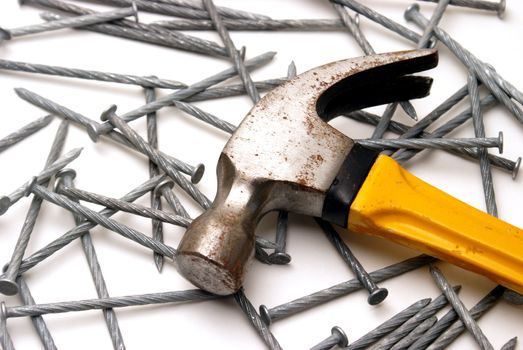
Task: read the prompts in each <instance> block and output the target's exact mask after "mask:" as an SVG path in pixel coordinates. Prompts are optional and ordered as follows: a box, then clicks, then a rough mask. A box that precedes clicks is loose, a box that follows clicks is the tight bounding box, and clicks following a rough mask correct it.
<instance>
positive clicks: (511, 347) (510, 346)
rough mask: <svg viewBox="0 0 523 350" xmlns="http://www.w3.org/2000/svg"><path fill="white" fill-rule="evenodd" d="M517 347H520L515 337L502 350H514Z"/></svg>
mask: <svg viewBox="0 0 523 350" xmlns="http://www.w3.org/2000/svg"><path fill="white" fill-rule="evenodd" d="M516 345H518V337H514V338H512V339H510V340H509V341H508V342H506V343H505V344H504V345H503V346H502V347H501V350H514V349H515V348H516Z"/></svg>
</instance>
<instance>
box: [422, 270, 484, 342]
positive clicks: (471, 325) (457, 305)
mask: <svg viewBox="0 0 523 350" xmlns="http://www.w3.org/2000/svg"><path fill="white" fill-rule="evenodd" d="M430 274H431V275H432V278H433V279H434V281H435V282H436V284H437V286H438V287H439V289H441V291H442V292H443V293H444V294H445V296H446V297H447V299H448V301H449V303H450V304H451V305H452V308H453V309H454V311H456V313H457V314H458V316H459V318H460V319H461V321H462V322H463V324H464V325H465V327H466V328H467V329H468V330H469V332H470V333H471V334H472V336H473V337H474V339H475V340H476V342H477V343H478V345H479V346H480V348H481V349H494V347H493V346H492V344H491V343H490V341H489V340H488V339H487V337H486V336H485V334H484V333H483V331H482V330H481V328H479V326H478V324H477V323H476V321H474V318H473V317H472V315H471V314H470V313H469V311H468V310H467V308H466V307H465V305H464V304H463V302H462V301H461V300H460V299H459V298H458V296H457V295H456V293H455V292H454V291H453V290H452V288H451V286H450V284H449V283H448V282H447V280H446V279H445V278H444V277H443V274H442V273H441V271H440V270H439V269H438V268H437V267H436V266H432V265H431V266H430Z"/></svg>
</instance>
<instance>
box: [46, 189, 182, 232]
mask: <svg viewBox="0 0 523 350" xmlns="http://www.w3.org/2000/svg"><path fill="white" fill-rule="evenodd" d="M58 184H59V185H60V186H57V188H56V192H57V193H60V194H63V195H64V196H67V197H69V198H70V199H73V200H83V201H87V202H90V203H95V204H99V205H102V206H104V207H106V208H110V209H115V210H118V211H123V212H127V213H131V214H135V215H139V216H142V217H145V218H149V219H155V220H159V221H160V222H167V223H169V224H172V225H177V226H181V227H187V226H189V224H190V220H188V219H186V218H185V217H183V216H180V215H173V214H171V213H168V212H165V211H162V210H158V209H153V208H148V207H145V206H143V205H140V204H136V203H129V202H125V201H122V200H119V199H116V198H110V197H107V196H104V195H101V194H97V193H93V192H88V191H84V190H81V189H78V188H75V187H70V186H67V185H66V184H62V183H58ZM153 239H154V238H153Z"/></svg>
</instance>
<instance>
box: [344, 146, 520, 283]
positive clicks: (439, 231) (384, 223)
mask: <svg viewBox="0 0 523 350" xmlns="http://www.w3.org/2000/svg"><path fill="white" fill-rule="evenodd" d="M348 228H349V229H350V230H351V231H353V232H358V233H366V234H371V235H376V236H379V237H383V238H386V239H388V240H392V241H395V242H398V243H400V244H402V245H405V246H407V247H411V248H414V249H417V250H420V251H422V252H424V253H427V254H429V255H432V256H435V257H437V258H440V259H442V260H445V261H448V262H451V263H453V264H456V265H458V266H461V267H463V268H465V269H467V270H471V271H475V272H477V273H479V274H482V275H484V276H486V277H488V278H490V279H491V280H493V281H495V282H497V283H499V284H502V285H504V286H506V287H508V288H510V289H513V290H515V291H516V292H519V293H523V231H522V230H521V229H519V228H517V227H515V226H512V225H510V224H508V223H506V222H504V221H501V220H499V219H497V218H495V217H493V216H491V215H488V214H487V213H484V212H482V211H480V210H477V209H475V208H473V207H471V206H469V205H467V204H465V203H463V202H461V201H459V200H458V199H456V198H453V197H451V196H450V195H448V194H446V193H444V192H443V191H440V190H438V189H437V188H435V187H433V186H431V185H429V184H427V183H426V182H424V181H422V180H420V179H418V178H417V177H415V176H414V175H412V174H410V173H409V172H407V171H406V170H405V169H403V168H402V167H401V166H400V165H399V164H398V163H396V162H395V161H394V160H393V159H392V158H390V157H387V156H383V155H381V156H379V157H378V159H377V161H376V163H375V164H374V165H373V166H372V168H371V171H370V172H369V175H368V176H367V178H366V180H365V182H364V184H363V186H362V187H361V189H360V191H359V192H358V195H357V196H356V199H355V200H354V202H353V203H352V205H351V208H350V211H349V222H348Z"/></svg>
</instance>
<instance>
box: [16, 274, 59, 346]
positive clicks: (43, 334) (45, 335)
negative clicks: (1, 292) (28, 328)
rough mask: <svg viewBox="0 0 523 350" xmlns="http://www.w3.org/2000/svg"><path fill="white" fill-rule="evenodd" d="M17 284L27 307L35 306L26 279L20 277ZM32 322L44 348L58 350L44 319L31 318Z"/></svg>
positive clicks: (38, 317)
mask: <svg viewBox="0 0 523 350" xmlns="http://www.w3.org/2000/svg"><path fill="white" fill-rule="evenodd" d="M16 283H17V284H18V287H19V288H20V289H19V293H20V298H21V299H22V302H23V303H24V304H26V305H34V304H35V301H34V299H33V296H32V295H31V291H30V290H29V286H28V285H27V283H26V282H25V279H24V278H23V277H22V276H18V278H17V279H16ZM31 322H32V323H33V326H34V328H35V329H36V333H38V337H39V338H40V341H41V342H42V345H43V346H44V348H45V349H46V350H56V345H55V343H54V340H53V337H52V335H51V332H50V331H49V328H47V325H46V323H45V321H44V319H43V317H42V316H34V317H31Z"/></svg>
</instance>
